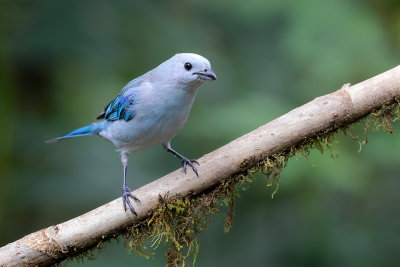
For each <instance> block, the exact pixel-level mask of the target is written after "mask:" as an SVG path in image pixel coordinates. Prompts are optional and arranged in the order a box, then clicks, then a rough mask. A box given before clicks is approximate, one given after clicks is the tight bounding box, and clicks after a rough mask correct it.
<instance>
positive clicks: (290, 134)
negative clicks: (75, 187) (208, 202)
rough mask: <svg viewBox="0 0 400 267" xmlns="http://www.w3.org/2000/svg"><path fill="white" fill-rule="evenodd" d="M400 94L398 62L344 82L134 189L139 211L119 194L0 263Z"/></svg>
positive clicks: (27, 257) (76, 240) (195, 188)
mask: <svg viewBox="0 0 400 267" xmlns="http://www.w3.org/2000/svg"><path fill="white" fill-rule="evenodd" d="M396 99H400V66H397V67H396V68H393V69H391V70H389V71H387V72H385V73H382V74H380V75H378V76H375V77H373V78H370V79H368V80H366V81H364V82H361V83H359V84H356V85H353V86H350V85H349V84H347V85H344V86H343V87H342V88H341V89H339V90H338V91H336V92H333V93H331V94H328V95H325V96H321V97H317V98H315V99H314V100H313V101H311V102H309V103H307V104H305V105H303V106H301V107H298V108H296V109H294V110H292V111H290V112H289V113H287V114H285V115H283V116H281V117H279V118H277V119H275V120H273V121H271V122H270V123H267V124H265V125H263V126H261V127H259V128H258V129H256V130H254V131H252V132H250V133H248V134H246V135H244V136H242V137H240V138H238V139H236V140H234V141H232V142H230V143H229V144H227V145H225V146H223V147H221V148H219V149H217V150H215V151H213V152H211V153H209V154H207V155H205V156H203V157H202V158H200V159H199V160H198V161H199V163H200V166H199V167H198V170H199V173H200V178H198V177H196V175H195V174H194V173H193V172H188V173H187V174H186V175H185V174H184V173H183V171H182V169H179V170H176V171H174V172H172V173H170V174H168V175H166V176H164V177H162V178H160V179H158V180H156V181H153V182H151V183H149V184H147V185H145V186H143V187H141V188H139V189H137V190H135V191H134V192H133V193H134V194H135V195H136V196H137V197H138V198H139V199H141V201H142V202H135V204H136V206H135V209H136V211H137V214H138V216H135V215H133V214H132V213H131V212H125V211H124V210H123V208H122V202H121V198H118V199H116V200H114V201H111V202H109V203H107V204H105V205H103V206H101V207H98V208H97V209H94V210H92V211H90V212H88V213H86V214H83V215H81V216H79V217H76V218H74V219H71V220H69V221H67V222H64V223H60V224H57V225H53V226H50V227H48V228H45V229H42V230H40V231H37V232H35V233H32V234H29V235H27V236H25V237H23V238H21V239H19V240H17V241H15V242H13V243H10V244H8V245H6V246H4V247H2V248H0V266H36V265H40V266H46V265H50V264H54V263H58V262H61V261H62V260H64V259H66V258H68V257H69V256H71V255H76V254H77V253H80V252H84V251H86V250H87V249H89V248H91V247H93V246H96V244H98V243H99V242H101V241H102V240H105V239H109V238H112V237H115V236H118V235H120V234H121V233H123V232H124V231H126V228H127V227H128V226H131V225H133V224H135V223H138V222H140V221H141V220H143V219H145V218H146V217H147V216H148V215H149V214H151V212H152V211H153V210H154V208H155V207H156V206H157V205H158V202H159V196H163V197H164V196H166V195H168V196H169V197H171V196H175V195H180V196H186V195H189V194H197V193H200V192H202V191H204V190H206V189H208V188H210V187H212V186H214V185H215V184H217V183H218V182H221V181H222V180H223V179H226V178H228V177H230V176H233V175H235V174H236V173H238V172H240V171H243V168H246V169H249V168H251V167H253V166H254V165H255V164H256V163H257V162H258V161H259V160H261V159H263V158H265V157H268V156H271V155H273V154H276V153H280V152H283V151H285V150H288V149H290V148H291V147H292V146H295V145H296V144H298V143H300V142H302V141H303V140H304V139H305V138H312V137H313V136H316V135H318V134H319V133H321V132H327V131H332V130H334V129H337V128H339V127H343V126H345V125H348V124H351V123H353V122H355V121H357V120H359V119H360V118H362V117H364V116H366V115H368V114H370V113H371V112H373V111H374V110H376V109H379V108H381V107H382V106H384V105H389V104H391V103H393V102H395V101H396Z"/></svg>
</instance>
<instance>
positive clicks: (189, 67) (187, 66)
mask: <svg viewBox="0 0 400 267" xmlns="http://www.w3.org/2000/svg"><path fill="white" fill-rule="evenodd" d="M192 67H193V66H192V64H190V63H189V62H186V63H185V69H186V70H187V71H189V70H191V69H192Z"/></svg>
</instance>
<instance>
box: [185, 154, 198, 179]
mask: <svg viewBox="0 0 400 267" xmlns="http://www.w3.org/2000/svg"><path fill="white" fill-rule="evenodd" d="M193 163H197V164H198V165H200V163H199V162H197V160H194V159H187V158H182V166H183V171H184V172H185V174H186V165H189V166H190V167H192V170H193V171H194V173H195V174H196V175H197V177H199V174H198V173H197V168H196V166H194V164H193Z"/></svg>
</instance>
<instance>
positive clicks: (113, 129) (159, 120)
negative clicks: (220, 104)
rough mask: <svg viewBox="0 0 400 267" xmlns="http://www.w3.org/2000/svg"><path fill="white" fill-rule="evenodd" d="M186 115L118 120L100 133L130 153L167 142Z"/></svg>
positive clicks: (153, 115) (167, 114)
mask: <svg viewBox="0 0 400 267" xmlns="http://www.w3.org/2000/svg"><path fill="white" fill-rule="evenodd" d="M186 119H187V115H186V116H185V114H184V115H182V114H174V113H173V112H172V113H165V114H160V115H159V116H157V115H156V114H152V116H146V117H139V116H138V117H135V118H133V119H132V120H130V121H128V122H126V121H124V120H118V121H114V122H112V123H110V125H109V126H108V127H107V128H106V129H105V130H104V131H102V132H101V133H100V136H101V137H103V138H105V139H107V140H109V141H111V142H112V143H113V144H114V145H115V146H116V147H117V148H118V149H119V150H121V151H126V152H128V153H132V152H135V151H139V150H142V149H144V148H146V147H150V146H154V145H157V144H163V143H168V142H169V141H170V140H171V139H172V138H173V137H174V136H175V135H177V134H178V132H179V131H180V130H181V129H182V127H183V125H184V124H185V122H186Z"/></svg>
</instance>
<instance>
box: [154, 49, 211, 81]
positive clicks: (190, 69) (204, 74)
mask: <svg viewBox="0 0 400 267" xmlns="http://www.w3.org/2000/svg"><path fill="white" fill-rule="evenodd" d="M161 66H162V67H163V69H164V68H168V72H169V73H170V75H171V76H170V77H171V78H173V79H174V80H176V81H178V82H179V83H182V84H188V85H191V84H193V85H196V84H198V85H200V84H201V83H203V82H204V81H207V80H216V79H217V76H216V75H215V73H214V72H213V70H212V69H211V64H210V62H209V61H208V60H207V59H206V58H204V57H202V56H200V55H197V54H192V53H182V54H176V55H175V56H173V57H172V58H170V59H169V60H167V61H165V62H164V63H163V64H161V65H160V67H161Z"/></svg>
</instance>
